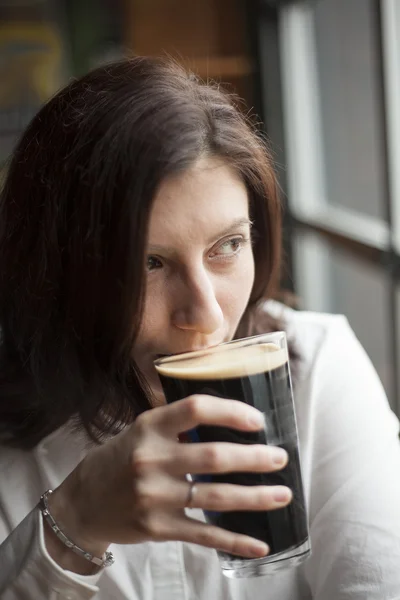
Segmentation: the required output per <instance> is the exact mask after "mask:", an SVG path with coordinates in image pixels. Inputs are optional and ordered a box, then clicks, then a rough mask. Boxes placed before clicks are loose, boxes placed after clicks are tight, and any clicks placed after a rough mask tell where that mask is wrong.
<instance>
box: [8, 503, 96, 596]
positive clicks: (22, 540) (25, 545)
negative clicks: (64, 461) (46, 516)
mask: <svg viewBox="0 0 400 600" xmlns="http://www.w3.org/2000/svg"><path fill="white" fill-rule="evenodd" d="M0 565H1V569H0V598H1V600H38V598H42V599H43V600H47V599H51V600H56V599H58V598H60V599H61V598H62V599H63V600H87V599H89V598H94V597H95V596H96V593H97V592H98V591H99V588H98V587H97V585H96V584H97V582H98V580H99V578H100V577H101V574H102V572H101V571H100V572H99V573H96V574H95V575H89V576H83V575H77V574H76V573H72V572H70V571H65V570H63V569H62V568H61V567H59V566H58V565H57V563H56V562H55V561H54V560H53V559H52V558H51V556H50V555H49V554H48V552H47V550H46V546H45V542H44V533H43V520H42V515H41V514H40V511H39V510H38V509H37V508H35V509H34V510H33V511H32V512H30V513H29V514H28V515H27V516H26V517H25V519H24V520H23V521H22V522H21V523H20V524H19V525H18V526H17V527H16V528H15V529H14V530H13V531H12V532H11V534H10V535H9V536H8V537H7V538H6V539H5V541H4V542H3V543H2V544H1V546H0Z"/></svg>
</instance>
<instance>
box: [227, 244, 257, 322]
mask: <svg viewBox="0 0 400 600" xmlns="http://www.w3.org/2000/svg"><path fill="white" fill-rule="evenodd" d="M254 270H255V269H254V260H253V256H252V255H250V256H249V257H248V258H247V260H245V261H243V263H242V265H241V268H240V270H238V271H237V272H236V274H235V276H234V277H233V278H232V279H231V280H230V281H229V284H228V286H227V287H226V290H225V291H226V295H225V310H226V311H228V312H229V313H230V314H231V315H232V316H235V317H238V316H239V317H240V316H241V315H242V313H243V311H244V310H245V308H246V307H247V304H248V301H249V299H250V294H251V290H252V289H253V283H254Z"/></svg>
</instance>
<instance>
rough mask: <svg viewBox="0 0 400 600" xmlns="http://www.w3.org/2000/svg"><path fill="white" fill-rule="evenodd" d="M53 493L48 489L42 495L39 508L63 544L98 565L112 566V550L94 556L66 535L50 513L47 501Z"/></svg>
mask: <svg viewBox="0 0 400 600" xmlns="http://www.w3.org/2000/svg"><path fill="white" fill-rule="evenodd" d="M52 493H53V490H47V492H45V493H44V494H43V495H42V496H41V497H40V502H39V508H40V510H41V513H42V515H43V518H44V519H46V521H47V523H48V524H49V525H50V527H51V529H52V530H53V531H54V533H55V534H56V536H57V537H58V539H59V540H60V541H61V542H62V543H63V544H65V546H67V548H70V549H71V550H72V551H73V552H75V554H78V556H81V557H82V558H86V560H89V561H90V562H92V563H94V564H95V565H97V566H98V567H109V566H111V565H112V564H113V563H114V562H115V560H114V557H113V554H112V552H105V553H104V555H103V556H102V557H101V558H97V556H93V554H92V553H91V552H86V550H82V548H79V546H77V545H76V544H75V543H74V542H73V541H72V540H70V539H69V538H68V537H67V536H66V535H65V533H63V532H62V531H61V529H60V528H59V526H58V525H57V523H56V522H55V520H54V519H53V517H52V516H51V514H50V510H49V505H48V502H47V499H48V497H49V496H50V494H52Z"/></svg>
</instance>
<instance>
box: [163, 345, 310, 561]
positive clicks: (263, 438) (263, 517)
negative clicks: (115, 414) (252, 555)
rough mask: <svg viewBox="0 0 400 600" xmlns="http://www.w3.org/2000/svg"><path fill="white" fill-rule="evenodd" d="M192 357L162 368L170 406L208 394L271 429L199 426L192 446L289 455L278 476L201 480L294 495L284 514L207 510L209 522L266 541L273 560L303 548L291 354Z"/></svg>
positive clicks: (252, 350) (246, 350)
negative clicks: (256, 448) (250, 447)
mask: <svg viewBox="0 0 400 600" xmlns="http://www.w3.org/2000/svg"><path fill="white" fill-rule="evenodd" d="M181 356H183V355H181ZM186 357H188V358H186V360H182V359H181V360H174V357H170V358H169V359H167V360H165V361H163V362H162V364H159V365H157V370H158V373H159V375H160V379H161V382H162V386H163V389H164V392H165V396H166V398H167V401H168V402H174V401H176V400H180V399H182V398H186V397H187V396H190V395H191V394H208V395H210V396H217V397H221V398H231V399H234V400H240V401H241V402H246V403H247V404H249V405H251V406H254V407H255V408H257V409H258V410H260V411H262V412H263V413H264V415H265V428H264V430H261V431H259V432H242V431H238V430H234V429H229V428H226V427H217V426H208V425H207V426H199V427H197V428H196V429H194V430H192V431H190V432H188V433H187V436H188V438H189V440H190V441H192V442H200V443H201V442H233V443H238V444H271V445H279V446H280V447H282V448H284V449H285V450H286V451H287V452H288V454H289V462H288V464H287V466H286V467H285V468H284V469H282V470H281V471H278V472H276V473H227V474H216V475H214V474H213V475H207V476H204V475H195V474H194V475H193V477H194V478H195V479H196V480H198V481H209V482H215V483H233V484H238V485H285V486H288V487H289V488H291V490H292V492H293V500H292V502H291V503H290V504H289V506H287V507H284V508H280V509H278V510H273V511H262V512H261V511H234V512H233V511H232V512H211V511H204V512H205V516H206V520H207V521H208V522H209V523H212V524H214V525H218V526H219V527H223V528H224V529H228V530H230V531H234V532H237V533H242V534H246V535H249V536H251V537H254V538H258V539H259V540H262V541H263V542H266V543H267V544H268V545H269V547H270V549H271V550H270V556H271V555H274V554H278V553H282V552H285V551H287V550H288V549H294V548H296V547H298V546H301V545H302V544H303V543H304V542H305V541H306V540H307V538H308V528H307V516H306V510H305V503H304V496H303V488H302V480H301V472H300V462H299V453H298V447H297V430H296V421H295V416H294V411H293V402H292V390H291V382H290V373H289V367H288V362H287V355H286V351H284V350H282V349H280V348H279V347H278V346H276V345H275V344H266V343H264V344H259V345H251V346H247V347H238V348H234V349H233V350H229V351H228V352H222V353H213V352H212V351H211V352H210V353H209V354H206V355H204V354H202V355H201V356H199V357H197V358H196V356H195V355H194V356H193V357H189V355H186ZM227 558H228V557H227ZM229 558H232V559H235V558H237V557H233V556H232V557H229Z"/></svg>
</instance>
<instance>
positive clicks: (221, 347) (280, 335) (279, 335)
mask: <svg viewBox="0 0 400 600" xmlns="http://www.w3.org/2000/svg"><path fill="white" fill-rule="evenodd" d="M262 338H268V340H267V341H269V342H271V343H273V342H274V339H276V340H282V339H284V340H286V332H285V331H270V332H266V333H257V334H256V335H251V336H248V337H245V338H240V339H235V340H230V341H229V342H222V343H221V344H217V345H216V346H210V347H209V348H203V349H202V350H194V351H193V352H182V353H180V354H171V355H169V356H162V357H160V358H157V359H156V360H154V361H153V364H154V366H155V367H158V366H161V365H164V364H167V363H171V362H176V361H177V362H179V361H185V360H186V359H189V358H198V357H200V356H205V355H208V354H218V353H219V352H223V351H225V350H226V347H227V346H231V348H232V349H233V348H238V347H239V348H240V347H245V346H246V345H249V346H251V345H253V342H254V341H255V340H258V339H262Z"/></svg>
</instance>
